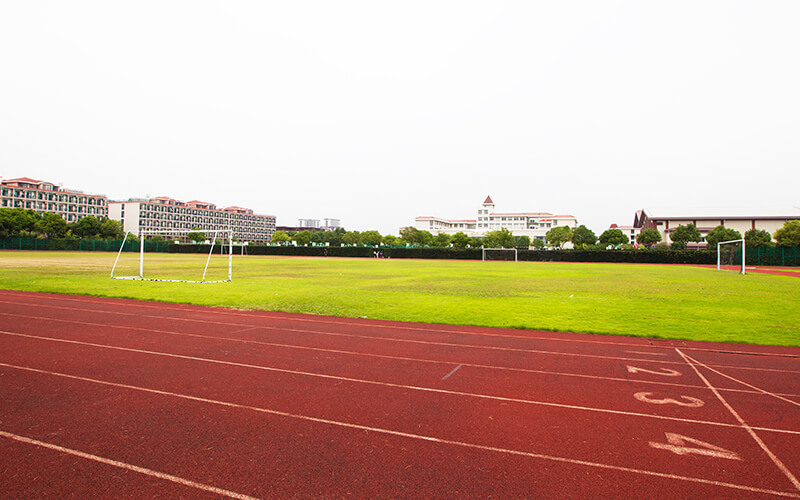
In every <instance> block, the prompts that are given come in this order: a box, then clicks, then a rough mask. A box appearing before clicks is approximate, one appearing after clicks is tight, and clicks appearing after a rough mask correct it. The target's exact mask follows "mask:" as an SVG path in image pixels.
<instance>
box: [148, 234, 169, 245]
mask: <svg viewBox="0 0 800 500" xmlns="http://www.w3.org/2000/svg"><path fill="white" fill-rule="evenodd" d="M150 241H153V242H156V243H162V242H164V241H166V240H164V237H163V236H162V235H160V234H154V235H153V236H151V237H150Z"/></svg>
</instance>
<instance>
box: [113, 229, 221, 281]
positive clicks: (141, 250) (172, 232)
mask: <svg viewBox="0 0 800 500" xmlns="http://www.w3.org/2000/svg"><path fill="white" fill-rule="evenodd" d="M189 233H204V234H206V235H208V234H213V236H212V238H211V248H210V249H209V251H208V258H206V264H205V267H204V268H203V277H202V278H201V279H200V280H178V279H165V278H145V277H144V247H145V236H147V235H149V234H153V235H155V234H159V235H175V236H181V235H187V234H189ZM129 234H133V233H131V232H130V231H128V232H126V233H125V238H123V240H122V245H121V246H120V248H119V252H118V253H117V259H116V260H115V261H114V267H112V268H111V279H115V280H140V281H165V282H171V283H226V282H228V281H231V280H232V279H233V230H232V229H173V230H169V229H168V230H154V229H150V230H147V229H141V230H140V231H139V276H114V271H115V270H116V269H117V263H118V262H119V257H120V255H122V250H123V249H124V248H125V242H126V241H127V239H128V235H129ZM220 235H227V239H228V242H227V244H225V245H221V247H222V248H223V250H224V248H225V246H227V247H228V279H226V280H206V274H207V273H208V264H209V262H211V255H213V253H214V246H215V245H216V243H217V236H220Z"/></svg>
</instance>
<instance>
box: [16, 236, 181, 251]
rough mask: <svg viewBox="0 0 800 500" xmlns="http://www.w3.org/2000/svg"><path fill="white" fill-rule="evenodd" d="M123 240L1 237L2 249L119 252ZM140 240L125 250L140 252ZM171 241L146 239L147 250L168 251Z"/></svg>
mask: <svg viewBox="0 0 800 500" xmlns="http://www.w3.org/2000/svg"><path fill="white" fill-rule="evenodd" d="M120 245H122V240H81V239H76V238H30V237H25V238H19V237H9V238H0V250H77V251H82V252H119V247H120ZM139 248H140V242H138V241H131V240H128V241H126V242H125V248H123V249H122V251H123V252H138V251H139ZM168 250H169V242H166V241H145V251H146V252H167V251H168Z"/></svg>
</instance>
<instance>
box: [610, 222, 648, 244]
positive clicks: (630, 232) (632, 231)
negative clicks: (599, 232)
mask: <svg viewBox="0 0 800 500" xmlns="http://www.w3.org/2000/svg"><path fill="white" fill-rule="evenodd" d="M609 229H619V230H620V231H622V234H624V235H625V236H627V237H628V239H630V243H631V245H635V244H636V237H637V236H639V233H641V232H642V228H640V227H636V226H618V225H616V224H611V226H610V227H609Z"/></svg>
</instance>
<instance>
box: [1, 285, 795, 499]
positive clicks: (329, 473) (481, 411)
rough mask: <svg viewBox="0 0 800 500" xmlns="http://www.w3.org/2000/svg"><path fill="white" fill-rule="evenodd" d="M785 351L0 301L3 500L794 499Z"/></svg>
mask: <svg viewBox="0 0 800 500" xmlns="http://www.w3.org/2000/svg"><path fill="white" fill-rule="evenodd" d="M797 450H800V349H797V348H783V347H770V346H747V345H735V344H712V343H701V342H684V341H667V340H656V339H645V338H627V337H605V336H596V335H578V334H571V333H555V332H540V331H521V330H502V329H490V328H474V327H458V326H441V325H425V324H412V323H395V322H383V321H374V320H366V319H364V320H354V319H343V318H331V317H320V316H304V315H293V314H283V313H272V312H248V311H238V310H229V309H216V308H208V307H198V306H187V305H175V304H160V303H150V302H140V301H132V300H120V299H104V298H91V297H77V296H68V295H50V294H34V293H25V292H12V291H0V497H3V498H63V497H66V496H73V497H80V498H108V497H117V498H143V497H156V496H158V497H190V498H215V497H219V496H228V497H234V498H247V497H254V498H274V497H281V498H282V497H300V498H306V497H315V498H316V497H345V496H348V497H358V498H365V497H373V498H374V497H438V498H464V497H500V498H510V497H544V498H547V497H580V498H597V497H600V496H602V497H614V498H637V497H641V496H643V495H644V496H646V497H664V498H670V497H687V498H699V497H714V498H717V497H724V498H774V497H780V496H788V497H794V498H800V482H798V479H797V478H798V476H800V453H798V451H797Z"/></svg>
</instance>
